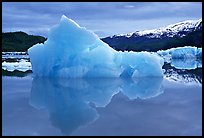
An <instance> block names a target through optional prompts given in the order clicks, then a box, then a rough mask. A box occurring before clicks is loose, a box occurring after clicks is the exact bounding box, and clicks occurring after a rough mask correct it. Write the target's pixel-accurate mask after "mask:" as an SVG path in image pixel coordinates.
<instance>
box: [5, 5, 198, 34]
mask: <svg viewBox="0 0 204 138" xmlns="http://www.w3.org/2000/svg"><path fill="white" fill-rule="evenodd" d="M62 14H64V15H66V16H67V17H69V18H71V19H73V20H75V21H76V22H77V23H79V25H81V24H82V25H85V27H86V26H88V27H87V28H89V29H90V30H97V31H96V32H103V33H99V34H103V35H106V34H107V35H110V34H118V33H121V32H124V31H125V30H124V29H123V28H126V29H127V31H126V32H129V30H132V31H135V30H138V29H139V30H140V29H143V28H144V26H148V23H149V21H153V20H155V21H156V20H161V23H162V24H157V26H158V27H159V25H160V26H161V25H166V24H168V23H170V22H173V21H175V22H179V21H180V20H185V19H198V18H201V17H202V3H201V2H3V3H2V25H3V26H2V27H3V31H8V30H15V28H22V29H23V30H27V31H29V32H33V33H34V34H39V33H42V32H43V31H45V32H44V33H43V34H47V32H46V30H48V28H50V27H51V26H53V25H55V24H57V23H58V22H59V19H60V17H61V15H62ZM165 21H166V23H165ZM137 22H138V23H137ZM141 22H142V23H143V24H139V23H141ZM145 22H146V23H145ZM157 22H158V21H157ZM101 23H105V24H104V25H106V26H104V25H101ZM124 23H126V24H124ZM133 24H135V27H133V26H134V25H133ZM119 25H120V26H119ZM101 26H103V27H102V28H100V27H101ZM112 26H114V27H113V28H112ZM128 26H131V28H128ZM149 26H150V27H151V26H152V27H154V26H153V25H149ZM157 26H156V25H155V27H157ZM104 28H108V29H110V30H109V31H107V29H105V30H102V29H104ZM111 28H112V29H111ZM40 30H41V31H40ZM37 31H39V32H37Z"/></svg>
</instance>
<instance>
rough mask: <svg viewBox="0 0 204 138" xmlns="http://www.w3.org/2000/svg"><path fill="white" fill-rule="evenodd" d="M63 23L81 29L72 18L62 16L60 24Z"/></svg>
mask: <svg viewBox="0 0 204 138" xmlns="http://www.w3.org/2000/svg"><path fill="white" fill-rule="evenodd" d="M63 22H66V23H69V24H73V25H75V26H77V27H80V26H79V25H78V24H77V23H76V22H75V21H74V20H72V19H70V18H67V17H66V16H65V15H62V17H61V19H60V23H63Z"/></svg>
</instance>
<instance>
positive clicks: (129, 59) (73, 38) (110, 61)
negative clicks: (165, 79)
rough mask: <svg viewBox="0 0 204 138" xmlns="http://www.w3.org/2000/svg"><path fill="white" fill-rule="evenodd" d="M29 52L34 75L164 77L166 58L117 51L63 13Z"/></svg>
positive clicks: (63, 76)
mask: <svg viewBox="0 0 204 138" xmlns="http://www.w3.org/2000/svg"><path fill="white" fill-rule="evenodd" d="M28 54H29V57H30V61H31V64H32V71H33V74H34V76H35V77H60V78H89V77H90V78H93V77H143V76H160V77H162V76H163V71H162V66H163V64H164V61H163V59H162V58H161V57H160V56H158V55H157V54H156V53H148V52H121V51H119V52H118V51H116V50H114V49H112V48H111V47H110V46H109V45H108V44H106V43H104V42H103V41H101V40H100V38H99V37H98V36H97V35H96V34H94V33H93V32H91V31H89V30H87V29H86V28H85V27H80V26H79V25H78V24H77V23H76V22H74V21H73V20H71V19H69V18H67V17H66V16H64V15H63V16H62V17H61V20H60V23H59V25H56V26H54V27H53V28H51V29H50V31H49V34H48V39H47V41H45V43H44V44H36V45H34V46H32V47H31V48H29V49H28Z"/></svg>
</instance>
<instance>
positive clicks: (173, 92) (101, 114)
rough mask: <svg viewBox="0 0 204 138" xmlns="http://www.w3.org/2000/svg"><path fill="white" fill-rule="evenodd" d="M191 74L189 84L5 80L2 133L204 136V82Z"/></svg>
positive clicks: (29, 77) (162, 80)
mask: <svg viewBox="0 0 204 138" xmlns="http://www.w3.org/2000/svg"><path fill="white" fill-rule="evenodd" d="M169 72H174V74H175V69H174V70H172V69H171V70H170V71H169ZM169 72H168V73H169ZM194 72H195V71H194ZM182 73H183V74H182ZM187 73H189V72H187ZM187 73H186V72H179V73H177V74H180V76H182V75H183V76H186V74H187ZM169 74H170V73H169ZM192 74H193V73H192V72H191V77H190V79H186V78H185V77H183V78H184V80H187V82H185V81H182V82H180V81H178V80H175V79H168V78H166V77H165V78H152V77H149V78H148V77H147V78H141V79H46V78H44V79H34V78H33V77H32V75H27V76H24V77H17V76H2V121H3V122H2V134H3V135H202V82H200V81H195V80H199V78H196V77H195V76H196V75H192ZM194 74H196V73H194ZM169 76H171V75H169ZM174 76H176V75H174ZM177 76H178V75H177ZM187 76H188V75H187ZM189 76H190V75H189ZM201 76H202V74H201ZM177 78H178V77H177ZM201 79H202V78H201Z"/></svg>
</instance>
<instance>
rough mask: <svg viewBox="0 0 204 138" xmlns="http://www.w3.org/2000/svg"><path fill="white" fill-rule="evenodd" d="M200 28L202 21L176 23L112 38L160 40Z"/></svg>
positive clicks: (183, 34)
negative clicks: (138, 37)
mask: <svg viewBox="0 0 204 138" xmlns="http://www.w3.org/2000/svg"><path fill="white" fill-rule="evenodd" d="M201 27H202V19H198V20H187V21H183V22H179V23H176V24H170V25H168V26H166V27H161V28H158V29H151V30H143V31H136V32H133V33H128V34H119V35H114V36H112V37H117V36H125V37H132V36H146V37H149V38H160V37H161V36H167V37H174V36H175V35H176V36H180V37H183V36H185V34H186V33H189V32H192V31H196V30H198V29H200V28H201Z"/></svg>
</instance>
